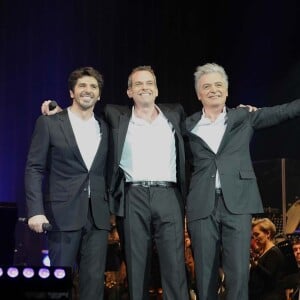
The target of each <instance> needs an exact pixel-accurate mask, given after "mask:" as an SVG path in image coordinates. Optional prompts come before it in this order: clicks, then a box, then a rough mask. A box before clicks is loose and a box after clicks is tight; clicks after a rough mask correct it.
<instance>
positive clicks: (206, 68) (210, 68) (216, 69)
mask: <svg viewBox="0 0 300 300" xmlns="http://www.w3.org/2000/svg"><path fill="white" fill-rule="evenodd" d="M209 73H219V74H220V75H221V76H222V77H223V79H224V82H225V85H226V87H227V88H228V76H227V74H226V72H225V70H224V68H223V67H221V66H220V65H217V64H216V63H208V64H205V65H202V66H198V67H197V69H196V72H195V73H194V77H195V89H196V92H197V91H198V81H199V79H200V78H201V76H203V75H205V74H209Z"/></svg>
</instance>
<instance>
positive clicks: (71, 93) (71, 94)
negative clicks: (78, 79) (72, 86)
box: [69, 90, 74, 99]
mask: <svg viewBox="0 0 300 300" xmlns="http://www.w3.org/2000/svg"><path fill="white" fill-rule="evenodd" d="M69 93H70V97H71V98H72V99H73V98H74V93H73V91H72V90H69Z"/></svg>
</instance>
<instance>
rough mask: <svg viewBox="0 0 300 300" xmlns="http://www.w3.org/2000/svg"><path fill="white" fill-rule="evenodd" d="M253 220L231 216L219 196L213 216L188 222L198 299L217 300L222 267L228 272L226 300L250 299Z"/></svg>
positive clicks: (226, 275) (235, 215)
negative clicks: (249, 284) (249, 280)
mask: <svg viewBox="0 0 300 300" xmlns="http://www.w3.org/2000/svg"><path fill="white" fill-rule="evenodd" d="M251 218H252V216H251V215H248V214H246V215H238V214H232V213H231V212H230V211H229V210H228V209H227V208H226V205H225V203H224V199H223V195H222V194H217V193H216V197H215V207H214V210H213V212H212V213H211V215H210V216H208V217H206V218H203V219H199V220H195V221H191V222H189V223H188V230H189V233H190V236H191V242H192V248H193V252H194V261H195V273H196V282H197V293H198V298H199V299H201V300H217V299H218V292H217V291H218V287H219V271H220V268H222V270H223V272H224V273H225V288H226V291H225V295H226V296H225V297H226V299H227V300H247V299H248V279H249V255H250V237H251Z"/></svg>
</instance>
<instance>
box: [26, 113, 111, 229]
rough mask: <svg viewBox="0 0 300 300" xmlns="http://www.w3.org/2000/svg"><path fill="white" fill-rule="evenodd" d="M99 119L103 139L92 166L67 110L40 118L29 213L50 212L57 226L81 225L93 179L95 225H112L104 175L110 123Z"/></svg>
mask: <svg viewBox="0 0 300 300" xmlns="http://www.w3.org/2000/svg"><path fill="white" fill-rule="evenodd" d="M95 118H96V119H97V121H98V122H99V125H100V131H101V143H100V145H99V148H98V151H97V153H96V156H95V158H94V161H93V164H92V166H91V169H90V171H89V170H88V169H87V167H86V166H85V163H84V161H83V159H82V156H81V154H80V150H79V148H78V146H77V143H76V140H75V136H74V133H73V130H72V127H71V123H70V120H69V117H68V113H67V110H64V111H62V112H60V113H58V114H55V115H53V116H40V117H39V118H38V119H37V121H36V125H35V129H34V133H33V136H32V141H31V146H30V149H29V153H28V158H27V163H26V170H25V191H26V202H27V208H28V217H31V216H34V215H38V214H45V215H46V216H47V218H48V220H49V222H50V224H52V226H53V229H54V230H57V229H58V230H64V231H68V230H78V229H80V228H82V227H83V226H84V225H85V224H86V218H87V213H88V207H89V199H88V183H89V182H90V188H91V209H92V214H93V218H94V221H95V225H96V226H97V227H98V228H101V229H108V230H109V229H110V223H109V207H108V202H107V199H106V191H107V186H106V179H105V175H106V162H107V151H108V127H107V124H106V123H105V122H104V121H103V119H101V118H98V117H96V116H95ZM44 175H45V180H44ZM43 185H44V190H43Z"/></svg>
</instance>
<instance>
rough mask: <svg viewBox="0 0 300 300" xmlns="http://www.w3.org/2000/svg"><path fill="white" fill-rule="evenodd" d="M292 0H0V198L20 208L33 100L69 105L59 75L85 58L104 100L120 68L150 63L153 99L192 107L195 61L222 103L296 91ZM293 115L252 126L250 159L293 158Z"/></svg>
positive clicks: (262, 101) (120, 82)
mask: <svg viewBox="0 0 300 300" xmlns="http://www.w3.org/2000/svg"><path fill="white" fill-rule="evenodd" d="M297 2H298V1H294V2H292V1H288V0H286V1H271V0H263V1H262V0H253V1H246V2H245V1H201V0H198V1H179V2H178V3H176V2H174V1H163V0H157V1H155V0H148V1H135V0H130V1H129V0H123V1H117V0H106V1H104V0H102V1H101V0H95V1H93V0H84V1H69V0H49V1H47V0H27V1H22V0H20V1H14V0H1V1H0V43H1V44H0V103H1V108H0V130H1V139H0V140H1V147H0V166H1V168H0V202H8V203H10V202H12V203H17V206H18V208H19V215H21V216H22V215H23V214H24V211H23V210H24V188H23V174H24V165H25V160H26V155H27V151H28V147H29V143H30V138H31V134H32V130H33V126H34V123H35V120H36V118H37V117H38V116H39V114H40V105H41V103H42V101H43V100H44V99H55V100H57V101H58V102H59V104H60V105H61V106H63V107H65V106H67V105H68V104H69V96H68V91H67V78H68V75H69V73H70V72H71V71H72V70H73V69H75V68H77V67H79V66H87V65H91V66H94V67H96V68H97V69H99V70H100V71H101V72H102V73H103V75H104V79H105V86H104V91H103V95H102V99H101V103H99V106H97V109H96V111H98V112H100V111H101V109H102V107H103V105H105V104H106V103H120V104H126V103H130V102H129V101H128V99H127V96H126V84H127V76H128V74H129V72H130V70H131V69H132V68H133V67H135V66H137V65H148V64H149V65H152V67H153V68H154V69H155V71H156V74H157V78H158V87H159V99H158V100H157V101H160V102H180V103H182V105H183V106H184V108H185V109H186V112H187V113H188V114H190V113H192V112H194V111H196V110H198V109H200V104H199V102H198V101H197V99H196V95H195V92H194V81H193V80H194V78H193V73H194V71H195V68H196V66H197V65H200V64H203V63H206V62H216V63H219V64H221V65H223V66H224V67H225V69H226V71H227V73H228V75H229V80H230V84H229V95H230V96H229V99H228V105H229V106H236V105H238V104H239V103H247V104H252V105H256V106H258V107H261V106H270V105H274V104H279V103H284V102H287V101H290V100H292V99H295V98H299V97H300V43H299V18H298V17H299V13H300V9H299V4H298V3H297ZM299 131H300V120H294V121H291V122H289V123H286V124H284V125H282V126H280V127H277V128H272V129H268V130H263V131H261V132H258V133H257V134H256V136H255V138H254V139H253V142H252V145H251V151H252V154H253V159H254V160H255V161H259V160H270V159H280V158H292V159H299V150H300V144H299Z"/></svg>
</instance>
